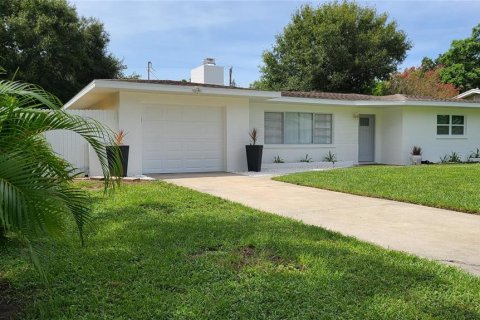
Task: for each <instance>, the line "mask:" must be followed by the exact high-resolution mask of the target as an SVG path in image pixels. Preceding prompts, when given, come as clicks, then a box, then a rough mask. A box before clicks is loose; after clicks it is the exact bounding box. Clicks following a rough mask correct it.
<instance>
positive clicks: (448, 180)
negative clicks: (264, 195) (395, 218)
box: [275, 164, 480, 214]
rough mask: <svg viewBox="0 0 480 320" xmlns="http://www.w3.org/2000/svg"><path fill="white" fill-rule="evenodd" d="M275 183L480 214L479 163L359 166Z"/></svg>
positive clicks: (294, 177) (297, 175) (313, 173)
mask: <svg viewBox="0 0 480 320" xmlns="http://www.w3.org/2000/svg"><path fill="white" fill-rule="evenodd" d="M275 180H278V181H283V182H289V183H294V184H299V185H304V186H310V187H316V188H321V189H328V190H334V191H340V192H346V193H352V194H358V195H362V196H369V197H376V198H385V199H392V200H397V201H403V202H411V203H417V204H422V205H426V206H431V207H437V208H445V209H451V210H456V211H462V212H469V213H476V214H479V213H480V164H463V165H461V164H453V165H421V166H406V167H399V166H360V167H354V168H346V169H335V170H327V171H310V172H302V173H295V174H290V175H286V176H281V177H276V178H275Z"/></svg>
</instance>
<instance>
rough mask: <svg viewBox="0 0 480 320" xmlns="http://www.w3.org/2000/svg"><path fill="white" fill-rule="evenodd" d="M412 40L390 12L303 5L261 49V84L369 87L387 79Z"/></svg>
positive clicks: (347, 4)
mask: <svg viewBox="0 0 480 320" xmlns="http://www.w3.org/2000/svg"><path fill="white" fill-rule="evenodd" d="M410 48H411V44H410V42H409V41H408V39H407V36H406V34H405V33H404V32H403V31H402V30H399V29H398V28H397V24H396V22H395V21H393V20H389V18H388V15H387V14H386V13H381V14H379V13H377V12H376V10H375V9H374V8H370V7H362V6H360V5H358V4H356V3H354V2H347V1H344V2H332V3H326V4H322V5H320V6H319V7H317V8H314V7H312V6H310V5H305V6H302V7H301V8H299V9H298V10H297V11H296V12H295V14H294V15H293V17H292V20H291V22H290V23H289V24H288V25H287V26H286V27H285V28H284V30H283V33H281V34H279V35H277V37H276V42H275V44H274V45H273V48H272V49H271V50H267V51H265V52H264V53H263V62H264V65H263V66H262V67H261V69H260V71H261V78H260V80H259V81H256V82H254V83H253V84H252V87H255V88H257V89H268V90H304V91H312V90H318V91H337V92H361V93H363V92H369V91H370V90H371V87H372V86H373V84H374V83H375V80H379V79H380V80H383V79H387V78H388V76H389V75H390V73H392V72H394V71H396V70H397V66H398V65H399V63H401V62H402V61H403V60H404V59H405V57H406V52H407V50H409V49H410Z"/></svg>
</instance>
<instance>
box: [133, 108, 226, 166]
mask: <svg viewBox="0 0 480 320" xmlns="http://www.w3.org/2000/svg"><path fill="white" fill-rule="evenodd" d="M142 121H143V141H144V144H143V168H144V172H145V173H154V172H159V173H161V172H203V171H222V170H224V111H223V108H222V107H196V106H148V107H145V108H144V114H143V117H142Z"/></svg>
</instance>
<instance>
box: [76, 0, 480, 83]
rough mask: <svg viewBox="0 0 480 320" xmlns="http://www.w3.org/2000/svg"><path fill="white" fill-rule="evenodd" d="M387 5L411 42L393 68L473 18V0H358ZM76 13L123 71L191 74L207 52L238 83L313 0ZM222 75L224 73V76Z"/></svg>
mask: <svg viewBox="0 0 480 320" xmlns="http://www.w3.org/2000/svg"><path fill="white" fill-rule="evenodd" d="M357 2H359V3H360V4H363V5H366V6H371V7H375V8H376V9H377V11H378V12H387V13H388V14H389V17H390V19H394V20H396V21H397V24H398V27H399V28H400V29H402V30H404V31H405V32H406V33H407V35H408V38H409V40H410V41H411V42H412V44H413V48H412V49H411V50H410V51H409V52H408V56H407V58H406V59H405V61H404V62H403V63H402V64H401V66H400V69H403V68H405V67H410V66H417V65H419V64H420V62H421V60H422V58H423V57H425V56H428V57H431V58H436V57H437V56H438V55H439V54H440V53H443V52H445V51H446V50H447V49H448V48H449V47H450V44H451V42H452V40H454V39H463V38H466V37H468V36H469V35H470V34H471V31H472V28H473V27H474V26H475V25H477V24H478V23H480V0H476V1H454V0H450V1H399V0H395V1H357ZM70 3H72V4H73V5H74V6H75V7H76V8H77V11H78V13H79V14H80V15H82V16H86V17H95V18H98V19H99V20H100V21H102V22H103V23H104V25H105V29H106V31H107V32H108V33H109V34H110V44H109V51H110V52H111V53H112V54H113V55H115V56H116V57H118V58H120V59H123V62H124V64H125V65H127V67H128V68H127V70H126V71H125V73H126V74H131V73H133V72H135V73H137V74H140V75H141V77H142V78H145V79H146V77H147V62H148V61H151V62H152V64H153V67H154V73H153V75H152V77H151V79H169V80H181V79H189V78H190V70H191V69H193V68H194V67H197V66H199V65H200V64H201V63H202V61H203V59H204V58H206V57H213V58H215V59H216V62H217V65H220V66H225V67H226V68H225V71H226V72H227V70H228V67H230V66H232V67H233V75H234V79H235V82H236V84H237V86H241V87H248V86H249V84H250V83H252V82H253V81H255V80H257V79H258V78H259V77H260V72H259V66H260V65H261V64H262V59H261V55H262V52H263V51H264V50H268V49H270V48H271V47H272V45H273V44H274V42H275V36H276V35H277V34H279V33H281V32H282V30H283V27H284V26H285V25H287V24H288V23H289V21H290V20H291V16H292V14H293V13H294V11H295V10H296V9H297V8H298V7H299V6H301V5H302V4H305V3H309V4H313V5H315V4H318V3H321V2H318V1H309V2H305V1H160V0H157V1H155V0H150V1H137V0H123V1H122V0H116V1H108V0H70ZM225 79H227V75H226V77H225Z"/></svg>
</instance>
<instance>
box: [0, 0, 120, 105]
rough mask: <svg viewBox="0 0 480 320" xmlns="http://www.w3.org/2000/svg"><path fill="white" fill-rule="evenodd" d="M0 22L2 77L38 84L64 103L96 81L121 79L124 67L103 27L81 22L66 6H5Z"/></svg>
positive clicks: (47, 1)
mask: <svg viewBox="0 0 480 320" xmlns="http://www.w3.org/2000/svg"><path fill="white" fill-rule="evenodd" d="M0 21H1V22H0V65H3V67H5V69H6V70H7V71H8V74H7V75H5V76H4V77H7V78H11V77H12V76H13V74H14V73H15V72H16V74H15V79H16V80H23V81H26V82H30V83H35V84H38V85H40V86H42V87H43V88H44V89H46V90H47V91H50V92H51V93H53V94H55V95H56V96H58V97H59V98H60V100H61V101H62V102H66V101H67V100H69V99H70V98H71V97H73V95H74V94H76V93H77V92H78V91H79V90H80V89H81V88H83V87H84V86H85V85H86V84H88V83H89V82H90V81H92V80H93V79H95V78H117V77H121V76H122V70H123V69H124V68H125V67H124V66H123V65H122V61H120V60H119V59H117V58H115V57H114V56H113V55H112V54H110V53H108V51H107V45H108V43H109V36H108V34H107V32H106V31H105V30H104V27H103V24H102V23H101V22H99V21H98V20H95V19H92V18H84V17H79V16H78V14H77V12H76V9H75V8H74V7H73V6H71V5H69V4H68V3H67V1H66V0H21V1H20V0H2V1H0ZM17 69H18V71H17Z"/></svg>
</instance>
